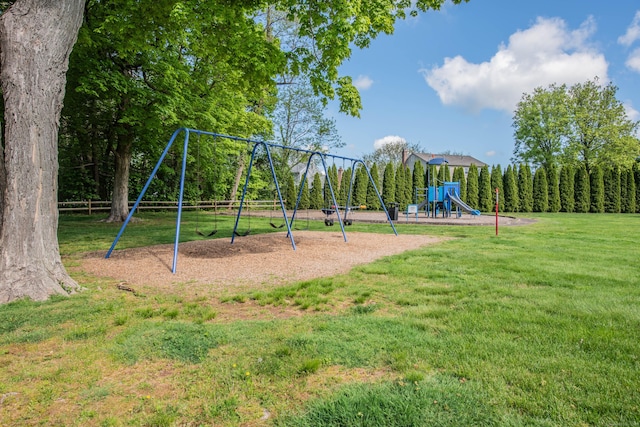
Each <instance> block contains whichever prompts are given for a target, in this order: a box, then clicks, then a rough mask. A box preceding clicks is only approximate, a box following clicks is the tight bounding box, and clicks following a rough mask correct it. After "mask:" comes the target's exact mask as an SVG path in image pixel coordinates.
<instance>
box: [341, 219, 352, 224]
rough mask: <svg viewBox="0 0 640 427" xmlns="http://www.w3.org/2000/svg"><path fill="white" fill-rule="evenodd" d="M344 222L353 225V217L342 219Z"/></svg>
mask: <svg viewBox="0 0 640 427" xmlns="http://www.w3.org/2000/svg"><path fill="white" fill-rule="evenodd" d="M342 223H343V224H344V225H351V224H353V220H352V219H346V218H345V220H344V221H342Z"/></svg>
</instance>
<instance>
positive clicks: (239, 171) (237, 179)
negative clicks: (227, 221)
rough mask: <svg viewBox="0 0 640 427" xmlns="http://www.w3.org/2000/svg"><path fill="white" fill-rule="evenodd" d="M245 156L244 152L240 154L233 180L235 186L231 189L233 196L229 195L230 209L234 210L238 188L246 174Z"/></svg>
mask: <svg viewBox="0 0 640 427" xmlns="http://www.w3.org/2000/svg"><path fill="white" fill-rule="evenodd" d="M244 156H245V154H244V151H240V153H239V154H238V169H236V176H235V178H234V179H233V186H232V187H231V194H230V195H229V209H231V208H233V202H234V200H236V197H237V196H238V188H240V180H241V179H242V173H243V172H244ZM216 185H217V183H216Z"/></svg>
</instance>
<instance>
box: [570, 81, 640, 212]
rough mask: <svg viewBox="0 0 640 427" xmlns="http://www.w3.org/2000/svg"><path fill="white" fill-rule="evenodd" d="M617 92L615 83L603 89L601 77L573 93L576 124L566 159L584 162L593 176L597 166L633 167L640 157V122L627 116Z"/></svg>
mask: <svg viewBox="0 0 640 427" xmlns="http://www.w3.org/2000/svg"><path fill="white" fill-rule="evenodd" d="M617 90H618V88H617V87H616V86H614V85H613V84H612V83H609V84H608V85H606V86H601V85H600V84H599V82H598V79H597V78H595V79H594V80H592V81H587V82H585V83H582V84H580V83H579V84H576V85H574V86H572V87H571V88H570V90H569V96H570V99H571V111H572V122H571V132H570V134H569V142H568V147H567V149H566V150H565V157H568V158H571V159H574V160H576V161H580V162H582V163H583V164H584V165H585V167H586V168H587V172H588V173H589V174H590V175H592V172H593V170H594V166H595V165H600V166H601V167H602V166H603V165H611V164H615V165H618V166H621V167H629V166H631V164H632V163H633V161H634V160H635V159H636V157H638V155H640V141H639V140H638V138H637V137H636V136H635V135H636V131H637V129H638V122H634V121H632V120H629V118H628V117H627V113H626V110H625V107H624V105H623V104H622V102H620V101H618V100H617V99H616V92H617ZM592 191H593V189H592ZM593 203H594V200H592V205H593ZM596 204H597V201H596ZM598 209H599V208H597V207H596V210H598Z"/></svg>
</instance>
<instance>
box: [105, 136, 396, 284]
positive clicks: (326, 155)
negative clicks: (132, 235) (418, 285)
mask: <svg viewBox="0 0 640 427" xmlns="http://www.w3.org/2000/svg"><path fill="white" fill-rule="evenodd" d="M181 132H184V133H185V136H184V150H183V156H182V171H181V177H180V195H179V198H178V216H177V219H176V236H175V242H174V249H173V265H172V268H171V272H172V273H174V274H175V272H176V268H177V261H178V243H179V238H180V220H181V218H182V204H183V196H184V180H185V174H186V167H187V149H188V146H189V134H191V133H193V134H197V135H208V136H212V137H217V138H224V139H229V140H233V141H242V142H246V143H250V144H254V147H253V150H252V152H251V161H250V163H249V168H248V170H247V177H246V181H245V185H244V188H243V191H242V199H241V203H240V207H239V209H238V214H237V217H236V222H235V226H234V232H233V234H232V237H231V243H233V240H234V236H235V232H236V229H237V227H238V221H239V219H240V214H241V213H242V202H243V201H244V198H245V195H246V191H247V186H248V183H249V178H250V175H251V166H252V164H253V159H254V156H255V152H256V149H257V148H258V146H263V147H265V150H266V152H267V157H268V158H269V166H270V168H271V173H272V177H273V179H274V182H275V185H276V190H277V192H278V198H279V200H280V206H281V208H282V215H283V218H284V220H285V223H286V225H287V233H288V234H287V235H288V237H289V238H290V240H291V245H292V247H293V249H294V250H295V249H296V246H295V242H294V240H293V234H292V232H291V225H292V224H293V220H294V218H295V214H296V211H297V209H298V203H299V201H300V196H301V194H302V187H301V188H300V192H299V194H298V199H297V201H296V206H295V208H294V210H293V215H292V217H291V221H289V220H288V218H287V212H286V210H285V206H284V201H283V199H282V193H281V192H280V187H279V185H278V180H277V177H276V173H275V169H274V167H273V162H272V160H271V153H270V148H280V149H284V150H292V151H297V152H300V153H307V154H310V157H309V160H308V161H307V170H308V167H309V163H310V162H311V159H312V157H313V156H314V155H318V156H320V159H321V161H322V164H323V167H324V169H325V173H328V171H327V165H326V161H325V160H326V158H331V159H333V160H334V161H335V160H336V159H339V160H343V161H344V160H346V161H351V162H352V165H353V166H355V164H356V163H360V164H362V166H363V167H364V170H365V171H366V172H367V175H368V177H369V180H370V181H371V182H374V181H373V178H372V176H371V173H370V172H369V168H367V165H366V164H365V163H364V162H363V161H362V160H361V159H354V158H350V157H345V156H339V155H336V154H329V153H323V152H321V151H313V150H308V149H304V148H297V147H288V146H285V145H280V144H273V143H268V142H265V141H260V140H255V139H251V138H243V137H239V136H232V135H225V134H220V133H215V132H209V131H204V130H199V129H190V128H185V127H181V128H178V129H176V130H175V131H174V132H173V135H172V136H171V138H170V139H169V142H168V143H167V145H166V147H165V149H164V151H163V152H162V154H161V155H160V159H158V162H157V163H156V166H155V167H154V169H153V171H152V172H151V174H150V175H149V178H148V179H147V182H146V183H145V185H144V187H143V188H142V191H141V192H140V195H139V196H138V199H137V200H136V202H135V203H134V205H133V206H132V207H131V210H130V211H129V215H128V216H127V218H126V220H125V221H124V223H123V224H122V227H121V228H120V231H119V232H118V234H117V236H116V238H115V239H114V241H113V243H112V244H111V247H110V248H109V250H108V251H107V253H106V255H105V258H109V257H110V256H111V253H112V252H113V250H114V249H115V247H116V244H117V243H118V241H119V240H120V237H122V234H123V233H124V230H125V228H126V227H127V224H129V221H130V220H131V217H132V216H133V214H134V212H135V211H136V209H137V207H138V205H139V204H140V202H141V201H142V198H143V197H144V195H145V193H146V192H147V190H148V188H149V185H150V184H151V181H152V180H153V178H154V177H155V176H156V174H157V172H158V169H159V168H160V165H161V164H162V162H163V160H164V158H165V157H166V155H167V153H168V152H169V149H170V148H171V146H172V145H173V143H174V142H175V140H176V138H177V137H178V135H179V134H180V133H181ZM307 170H305V175H304V178H303V179H306V174H307ZM327 177H328V174H327ZM350 184H351V185H350V188H349V195H348V199H350V198H351V186H352V184H353V181H352V182H351V183H350ZM329 189H330V193H331V197H332V199H333V203H334V205H335V206H336V207H337V206H338V204H337V202H336V198H335V193H334V191H333V186H332V185H331V180H329ZM374 189H375V191H376V195H377V196H378V199H379V200H380V202H381V205H382V208H383V210H384V212H385V214H386V216H387V221H388V222H389V224H390V225H391V228H392V230H393V232H394V234H395V235H396V236H397V235H398V232H397V231H396V228H395V226H394V225H393V221H391V217H390V216H389V212H388V211H387V208H386V206H385V205H384V203H382V197H381V196H380V193H379V191H378V189H377V188H376V186H375V185H374ZM347 205H348V203H347ZM336 213H337V215H338V221H339V223H340V227H341V229H342V234H343V237H344V240H345V242H346V241H347V236H346V233H345V230H344V226H343V224H342V220H341V218H340V213H339V212H338V209H336ZM345 214H346V213H345Z"/></svg>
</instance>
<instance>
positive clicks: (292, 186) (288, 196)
mask: <svg viewBox="0 0 640 427" xmlns="http://www.w3.org/2000/svg"><path fill="white" fill-rule="evenodd" d="M283 197H284V199H285V201H284V205H285V207H286V208H287V209H293V208H294V207H295V205H296V200H297V198H298V193H297V192H296V183H295V181H294V180H293V174H291V173H288V174H287V182H286V185H285V188H284V194H283Z"/></svg>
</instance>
